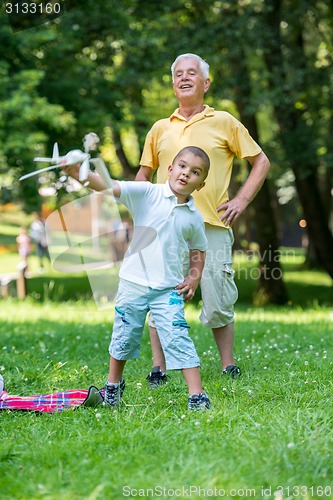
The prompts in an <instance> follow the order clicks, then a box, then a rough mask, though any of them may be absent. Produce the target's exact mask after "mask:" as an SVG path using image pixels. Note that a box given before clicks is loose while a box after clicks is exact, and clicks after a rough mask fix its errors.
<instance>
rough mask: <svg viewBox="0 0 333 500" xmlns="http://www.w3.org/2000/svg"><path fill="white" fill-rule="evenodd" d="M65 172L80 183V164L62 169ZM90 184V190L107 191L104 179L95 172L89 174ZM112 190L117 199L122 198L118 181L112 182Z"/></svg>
mask: <svg viewBox="0 0 333 500" xmlns="http://www.w3.org/2000/svg"><path fill="white" fill-rule="evenodd" d="M62 169H63V171H64V172H65V173H66V175H69V176H70V177H73V179H75V180H77V181H78V182H80V181H79V172H80V164H79V163H78V164H76V165H70V166H69V167H62ZM87 180H88V182H89V185H88V187H89V189H93V190H94V191H104V190H105V189H107V187H106V186H105V183H104V181H103V179H102V177H101V176H100V175H99V174H97V173H95V172H91V171H90V172H89V175H88V179H87ZM112 190H113V194H114V196H116V197H119V196H120V186H119V184H118V182H117V181H112Z"/></svg>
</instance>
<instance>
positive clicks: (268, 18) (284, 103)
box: [263, 0, 333, 278]
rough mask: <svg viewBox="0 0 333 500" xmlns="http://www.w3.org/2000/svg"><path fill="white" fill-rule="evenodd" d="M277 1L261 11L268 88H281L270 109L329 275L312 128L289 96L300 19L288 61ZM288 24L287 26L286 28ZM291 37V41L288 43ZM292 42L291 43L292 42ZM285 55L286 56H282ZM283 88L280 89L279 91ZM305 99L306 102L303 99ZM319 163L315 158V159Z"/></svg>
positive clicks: (300, 50)
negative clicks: (263, 23) (283, 49)
mask: <svg viewBox="0 0 333 500" xmlns="http://www.w3.org/2000/svg"><path fill="white" fill-rule="evenodd" d="M280 10H281V1H280V0H267V2H266V12H265V23H266V26H265V29H264V30H263V31H264V32H265V33H267V34H268V33H269V36H268V35H267V37H266V38H265V39H264V40H263V43H264V44H265V51H264V57H265V61H266V65H267V67H268V70H269V77H268V82H269V86H270V88H271V90H272V91H274V92H276V91H277V89H280V91H281V100H280V102H277V100H275V102H274V103H273V104H274V111H275V116H276V119H277V121H278V124H279V127H280V134H281V140H282V143H283V145H284V148H285V151H286V155H287V158H288V161H289V164H290V166H291V168H292V170H293V172H294V175H295V184H296V189H297V193H298V196H299V199H300V202H301V205H302V208H303V212H304V217H305V219H306V221H307V228H308V233H309V238H310V239H311V240H312V242H313V245H314V248H315V251H316V254H317V256H318V260H319V262H320V263H321V265H322V266H323V268H324V269H325V270H326V271H327V273H328V274H329V275H330V276H331V277H332V278H333V259H332V255H333V236H332V233H331V232H330V229H329V226H328V222H327V217H326V213H325V208H324V203H323V200H322V197H321V194H320V191H319V187H318V180H317V175H316V158H317V157H316V151H315V149H314V147H313V138H314V137H316V134H315V130H314V128H313V126H312V125H310V124H309V123H308V122H307V121H306V120H303V117H302V111H301V110H299V109H296V107H295V103H294V100H295V99H294V98H293V96H294V95H295V96H297V95H303V94H302V92H303V90H304V89H303V80H302V79H301V78H300V77H299V75H300V74H303V75H304V77H305V75H306V56H305V53H304V47H303V33H302V29H303V27H302V22H299V23H298V24H297V26H296V27H294V32H293V36H292V37H290V36H289V39H288V41H289V45H288V50H290V51H291V56H290V57H292V60H291V59H290V60H289V59H288V58H287V56H285V55H284V54H283V53H282V50H281V47H282V40H281V35H280V24H281V13H280ZM291 28H292V27H291V26H290V29H291ZM291 40H292V42H291ZM292 44H293V45H292ZM286 58H287V59H286ZM286 67H287V68H289V69H290V68H293V71H294V72H295V74H297V76H298V79H296V80H295V81H294V82H292V83H291V82H290V74H289V78H287V71H286V70H285V68H286ZM282 91H283V92H282ZM305 102H306V101H305ZM317 164H319V160H318V161H317Z"/></svg>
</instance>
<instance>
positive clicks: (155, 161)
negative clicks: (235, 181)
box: [140, 105, 261, 227]
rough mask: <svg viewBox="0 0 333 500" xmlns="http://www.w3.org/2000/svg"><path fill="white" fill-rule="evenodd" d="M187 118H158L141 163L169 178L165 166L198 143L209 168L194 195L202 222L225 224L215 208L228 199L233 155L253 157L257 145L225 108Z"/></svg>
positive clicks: (162, 179) (175, 115)
mask: <svg viewBox="0 0 333 500" xmlns="http://www.w3.org/2000/svg"><path fill="white" fill-rule="evenodd" d="M204 108H205V109H204V110H203V111H202V112H201V113H197V114H196V115H194V116H193V117H192V118H191V119H190V120H189V121H187V120H186V119H185V118H184V117H183V116H181V115H180V114H179V113H178V111H179V110H178V109H177V110H176V111H175V112H174V113H173V114H172V115H171V116H170V117H169V118H164V119H162V120H159V121H157V122H156V123H155V124H154V125H153V126H152V128H151V129H150V131H149V132H148V134H147V137H146V141H145V145H144V149H143V153H142V157H141V161H140V165H142V166H146V167H150V168H152V169H153V170H156V169H158V170H157V182H159V183H165V182H166V180H167V179H168V166H169V165H170V164H171V163H172V160H173V159H174V157H175V156H176V154H177V153H178V152H179V151H180V150H181V149H182V148H184V147H185V146H197V147H199V148H201V149H203V150H204V151H206V153H207V154H208V156H209V158H210V171H209V174H208V177H207V179H206V185H205V186H204V187H203V188H202V189H201V190H200V191H195V192H194V193H192V194H193V197H194V201H195V205H196V207H197V208H198V209H199V211H200V213H201V215H202V217H203V219H204V221H205V222H206V223H208V224H212V225H214V226H221V227H224V226H223V224H222V223H221V221H220V219H219V215H218V212H217V211H216V208H217V207H218V206H219V205H221V204H222V203H225V202H226V201H228V187H229V183H230V177H231V172H232V164H233V159H234V157H235V155H236V156H237V157H238V158H245V157H248V156H255V155H257V154H259V153H260V152H261V148H260V146H259V145H258V144H257V143H256V142H255V141H254V140H253V139H252V137H251V136H250V134H249V132H248V130H247V129H246V128H245V127H244V125H242V123H240V122H239V121H238V120H237V119H236V118H235V117H233V116H232V115H231V114H230V113H227V112H226V111H215V110H214V108H211V107H209V106H207V105H205V107H204Z"/></svg>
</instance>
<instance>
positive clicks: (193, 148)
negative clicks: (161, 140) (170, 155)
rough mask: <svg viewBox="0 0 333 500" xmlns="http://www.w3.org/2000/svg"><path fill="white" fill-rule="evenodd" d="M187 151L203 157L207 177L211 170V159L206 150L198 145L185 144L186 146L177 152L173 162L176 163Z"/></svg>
mask: <svg viewBox="0 0 333 500" xmlns="http://www.w3.org/2000/svg"><path fill="white" fill-rule="evenodd" d="M186 152H189V153H192V154H193V155H194V156H198V157H199V158H201V159H202V162H203V164H204V167H205V174H206V177H207V175H208V172H209V167H210V159H209V156H208V154H207V153H206V151H204V150H203V149H201V148H198V147H197V146H185V148H183V149H181V150H180V151H179V152H178V153H177V154H176V156H175V157H174V159H173V161H172V163H174V162H175V161H176V160H177V158H178V157H179V156H180V155H181V154H183V153H186Z"/></svg>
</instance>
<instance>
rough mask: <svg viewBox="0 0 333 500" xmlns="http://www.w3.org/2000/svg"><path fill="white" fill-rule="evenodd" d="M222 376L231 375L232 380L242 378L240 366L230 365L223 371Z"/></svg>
mask: <svg viewBox="0 0 333 500" xmlns="http://www.w3.org/2000/svg"><path fill="white" fill-rule="evenodd" d="M222 375H230V377H231V378H236V377H240V376H241V370H240V368H239V367H238V366H235V365H229V366H227V367H226V368H224V370H223V371H222Z"/></svg>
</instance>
